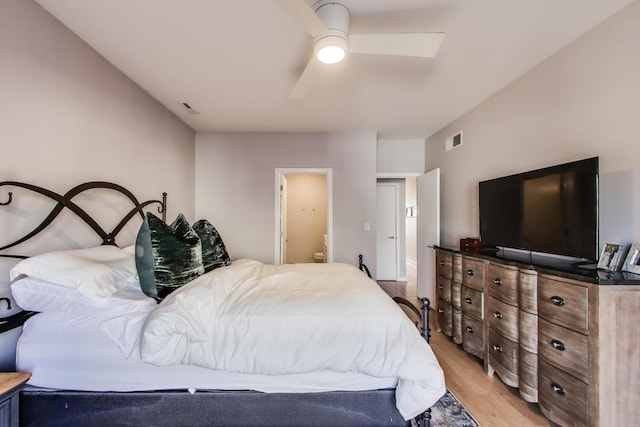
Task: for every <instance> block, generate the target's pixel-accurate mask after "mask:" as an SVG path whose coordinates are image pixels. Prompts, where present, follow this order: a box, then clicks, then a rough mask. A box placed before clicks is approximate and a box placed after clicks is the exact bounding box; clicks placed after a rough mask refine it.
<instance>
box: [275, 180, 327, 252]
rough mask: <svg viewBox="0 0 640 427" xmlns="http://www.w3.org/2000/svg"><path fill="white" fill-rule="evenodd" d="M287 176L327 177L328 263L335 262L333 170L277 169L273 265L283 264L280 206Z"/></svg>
mask: <svg viewBox="0 0 640 427" xmlns="http://www.w3.org/2000/svg"><path fill="white" fill-rule="evenodd" d="M286 174H298V175H301V174H313V175H325V177H326V180H327V262H333V169H332V168H276V170H275V187H274V188H275V191H274V194H275V223H274V224H275V225H274V233H273V234H274V236H273V238H274V247H275V250H274V252H273V263H274V264H275V265H280V264H282V239H281V236H282V230H281V221H282V216H281V215H282V214H281V213H282V206H281V205H280V201H281V199H280V182H281V179H282V176H283V175H286Z"/></svg>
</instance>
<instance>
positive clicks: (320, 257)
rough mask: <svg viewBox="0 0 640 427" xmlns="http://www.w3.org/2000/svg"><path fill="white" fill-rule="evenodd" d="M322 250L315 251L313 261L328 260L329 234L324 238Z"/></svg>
mask: <svg viewBox="0 0 640 427" xmlns="http://www.w3.org/2000/svg"><path fill="white" fill-rule="evenodd" d="M322 248H323V249H322V252H314V254H313V262H318V263H321V262H327V235H326V234H325V235H324V236H323V238H322Z"/></svg>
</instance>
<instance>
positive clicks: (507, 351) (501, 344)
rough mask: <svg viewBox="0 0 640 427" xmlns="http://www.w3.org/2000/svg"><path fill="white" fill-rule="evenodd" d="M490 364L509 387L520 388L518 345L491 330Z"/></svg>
mask: <svg viewBox="0 0 640 427" xmlns="http://www.w3.org/2000/svg"><path fill="white" fill-rule="evenodd" d="M488 347H489V351H488V352H489V364H490V365H491V367H492V368H493V369H494V370H495V371H496V372H497V374H498V375H499V376H500V378H502V381H504V382H505V383H506V384H507V385H510V386H511V387H518V344H517V343H514V342H513V341H511V340H509V339H507V338H505V337H503V336H502V335H500V334H499V333H498V332H497V331H496V330H495V329H493V328H491V327H490V328H489V345H488Z"/></svg>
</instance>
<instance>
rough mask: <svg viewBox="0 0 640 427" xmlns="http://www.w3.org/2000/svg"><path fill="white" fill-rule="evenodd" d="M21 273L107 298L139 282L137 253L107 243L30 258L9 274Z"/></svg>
mask: <svg viewBox="0 0 640 427" xmlns="http://www.w3.org/2000/svg"><path fill="white" fill-rule="evenodd" d="M21 274H24V275H27V276H30V277H34V278H37V279H40V280H45V281H47V282H51V283H55V284H56V285H58V286H63V287H67V288H72V289H77V290H78V291H79V292H80V293H82V294H84V295H86V296H88V297H93V298H104V297H108V296H110V295H112V294H113V293H114V292H116V291H117V290H118V289H121V288H124V287H127V286H128V285H131V284H133V283H138V279H137V272H136V263H135V258H134V256H133V255H132V254H130V253H127V252H125V251H123V250H122V249H120V248H118V247H116V246H106V245H105V246H98V247H95V248H90V249H75V250H69V251H57V252H48V253H45V254H42V255H36V256H33V257H31V258H27V259H25V260H23V261H20V262H19V263H18V264H17V265H16V266H15V267H13V268H12V269H11V271H10V273H9V276H10V279H11V280H15V279H16V278H17V277H19V276H20V275H21ZM138 286H140V285H139V284H138Z"/></svg>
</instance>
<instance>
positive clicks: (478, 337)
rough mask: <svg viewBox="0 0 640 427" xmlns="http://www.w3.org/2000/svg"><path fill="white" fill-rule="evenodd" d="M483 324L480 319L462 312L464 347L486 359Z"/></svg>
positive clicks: (468, 351) (467, 350)
mask: <svg viewBox="0 0 640 427" xmlns="http://www.w3.org/2000/svg"><path fill="white" fill-rule="evenodd" d="M482 328H483V325H482V322H481V321H479V320H476V319H474V318H473V317H469V316H467V315H466V314H464V313H462V348H464V350H465V351H466V352H467V353H470V354H473V355H475V356H478V357H479V358H481V359H484V337H483V333H484V332H483V330H482Z"/></svg>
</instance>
